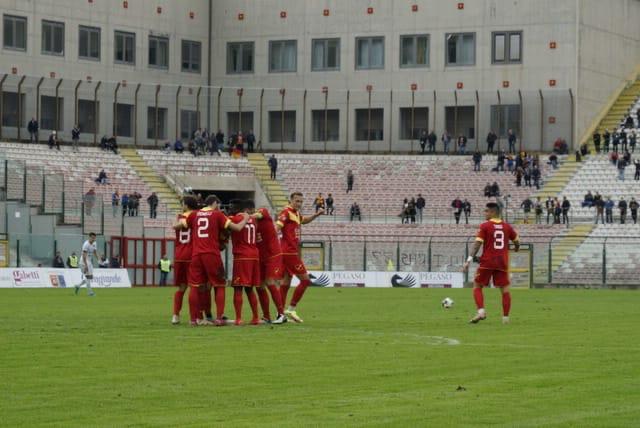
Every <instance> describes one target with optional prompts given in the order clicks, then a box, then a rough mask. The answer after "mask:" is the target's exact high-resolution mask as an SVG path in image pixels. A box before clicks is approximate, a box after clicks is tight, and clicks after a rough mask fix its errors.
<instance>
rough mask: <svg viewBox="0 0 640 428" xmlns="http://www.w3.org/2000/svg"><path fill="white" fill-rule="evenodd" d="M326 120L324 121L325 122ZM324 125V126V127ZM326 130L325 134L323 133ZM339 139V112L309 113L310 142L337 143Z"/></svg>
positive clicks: (318, 111) (314, 111)
mask: <svg viewBox="0 0 640 428" xmlns="http://www.w3.org/2000/svg"><path fill="white" fill-rule="evenodd" d="M325 118H326V121H325ZM325 124H326V125H325ZM325 130H326V133H325ZM339 138H340V110H326V116H325V110H312V111H311V139H312V141H338V140H339Z"/></svg>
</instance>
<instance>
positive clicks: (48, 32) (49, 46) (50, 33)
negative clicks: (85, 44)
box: [42, 21, 64, 55]
mask: <svg viewBox="0 0 640 428" xmlns="http://www.w3.org/2000/svg"><path fill="white" fill-rule="evenodd" d="M42 53H43V54H46V55H64V24H63V23H62V22H53V21H42Z"/></svg>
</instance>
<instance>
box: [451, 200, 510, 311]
mask: <svg viewBox="0 0 640 428" xmlns="http://www.w3.org/2000/svg"><path fill="white" fill-rule="evenodd" d="M484 215H485V219H486V220H487V221H485V222H484V223H482V224H481V225H480V229H479V230H478V233H477V234H476V241H475V243H474V244H473V249H472V250H471V255H470V256H469V258H468V259H467V261H466V262H465V263H464V265H463V266H462V271H463V272H466V271H467V270H468V269H469V264H471V262H472V261H474V260H478V258H477V256H476V254H477V253H478V250H480V247H482V256H481V257H480V258H479V261H480V266H479V267H478V270H477V271H476V276H475V278H474V282H473V298H474V300H475V302H476V306H477V307H478V313H477V315H476V316H475V317H473V318H472V319H471V321H470V322H471V323H473V324H475V323H477V322H479V321H482V320H484V319H486V318H487V314H486V312H485V310H484V296H483V294H482V287H487V286H488V285H489V280H491V279H493V285H494V286H495V287H497V288H499V289H500V291H501V292H502V322H503V323H505V324H506V323H508V322H509V311H510V310H511V293H510V292H509V284H510V281H509V241H512V242H513V244H514V247H515V251H518V250H519V249H520V239H519V238H518V233H517V232H516V231H515V229H514V228H513V227H511V225H510V224H508V223H505V222H504V221H502V220H501V219H500V207H499V206H498V204H496V203H495V202H490V203H488V204H487V208H486V209H485V210H484Z"/></svg>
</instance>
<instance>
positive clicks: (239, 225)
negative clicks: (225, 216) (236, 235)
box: [226, 213, 250, 232]
mask: <svg viewBox="0 0 640 428" xmlns="http://www.w3.org/2000/svg"><path fill="white" fill-rule="evenodd" d="M238 215H239V216H241V217H242V220H240V222H239V223H234V222H232V221H231V220H227V224H226V228H227V229H231V230H232V231H234V232H240V231H241V230H242V229H243V228H244V226H245V225H246V224H247V221H249V218H250V217H249V214H247V213H238Z"/></svg>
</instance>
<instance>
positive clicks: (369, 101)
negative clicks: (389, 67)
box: [367, 88, 371, 153]
mask: <svg viewBox="0 0 640 428" xmlns="http://www.w3.org/2000/svg"><path fill="white" fill-rule="evenodd" d="M367 92H368V93H369V97H368V101H367V153H369V150H370V149H371V89H370V88H369V89H367Z"/></svg>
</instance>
